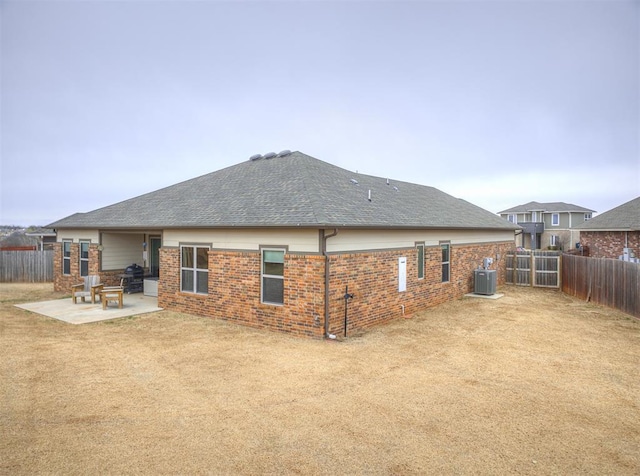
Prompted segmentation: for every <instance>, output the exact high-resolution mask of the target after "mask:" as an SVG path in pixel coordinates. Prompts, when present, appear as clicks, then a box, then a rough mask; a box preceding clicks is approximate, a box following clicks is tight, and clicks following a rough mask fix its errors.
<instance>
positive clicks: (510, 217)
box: [507, 213, 518, 224]
mask: <svg viewBox="0 0 640 476" xmlns="http://www.w3.org/2000/svg"><path fill="white" fill-rule="evenodd" d="M507 220H508V221H510V222H511V223H515V224H517V223H518V215H516V214H513V213H510V214H508V215H507Z"/></svg>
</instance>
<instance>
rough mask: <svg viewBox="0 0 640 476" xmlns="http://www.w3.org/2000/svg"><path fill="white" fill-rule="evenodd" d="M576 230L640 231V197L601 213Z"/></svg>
mask: <svg viewBox="0 0 640 476" xmlns="http://www.w3.org/2000/svg"><path fill="white" fill-rule="evenodd" d="M576 229H580V230H584V231H587V230H588V231H640V197H638V198H634V199H633V200H631V201H629V202H627V203H623V204H622V205H620V206H618V207H616V208H612V209H611V210H609V211H608V212H604V213H601V214H600V215H598V216H597V217H595V218H592V219H591V220H589V221H586V222H584V223H581V224H580V225H578V226H577V227H576Z"/></svg>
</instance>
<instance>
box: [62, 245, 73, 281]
mask: <svg viewBox="0 0 640 476" xmlns="http://www.w3.org/2000/svg"><path fill="white" fill-rule="evenodd" d="M65 243H69V256H65V255H64V245H65ZM72 243H73V240H62V275H63V276H71V244H72ZM65 261H68V262H69V272H68V273H65V272H64V263H65Z"/></svg>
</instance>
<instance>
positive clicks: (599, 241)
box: [580, 231, 640, 259]
mask: <svg viewBox="0 0 640 476" xmlns="http://www.w3.org/2000/svg"><path fill="white" fill-rule="evenodd" d="M625 240H626V241H625ZM625 243H626V244H627V246H626V247H628V248H631V249H632V250H633V251H634V252H635V254H636V256H640V231H629V232H625V231H583V232H581V233H580V244H581V245H582V246H587V247H589V256H591V257H592V258H613V259H618V257H619V256H620V255H621V254H622V249H623V248H625Z"/></svg>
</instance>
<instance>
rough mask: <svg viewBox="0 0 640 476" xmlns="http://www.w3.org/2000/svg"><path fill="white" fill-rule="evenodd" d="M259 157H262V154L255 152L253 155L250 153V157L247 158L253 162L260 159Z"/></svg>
mask: <svg viewBox="0 0 640 476" xmlns="http://www.w3.org/2000/svg"><path fill="white" fill-rule="evenodd" d="M261 158H262V154H255V155H252V156H251V157H249V160H250V161H251V162H254V161H256V160H260V159H261Z"/></svg>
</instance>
